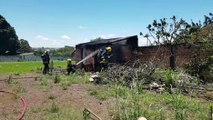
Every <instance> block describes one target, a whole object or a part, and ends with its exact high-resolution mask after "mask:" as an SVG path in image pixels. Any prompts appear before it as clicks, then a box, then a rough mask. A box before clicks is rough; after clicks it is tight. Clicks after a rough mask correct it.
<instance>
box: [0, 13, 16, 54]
mask: <svg viewBox="0 0 213 120" xmlns="http://www.w3.org/2000/svg"><path fill="white" fill-rule="evenodd" d="M0 42H1V44H0V55H5V54H10V55H12V54H17V53H16V51H17V50H18V49H19V48H20V43H19V40H18V36H17V35H16V32H15V29H14V28H13V27H11V26H10V24H9V23H8V22H7V21H6V19H5V18H4V17H3V16H1V15H0Z"/></svg>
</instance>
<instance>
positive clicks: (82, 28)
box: [78, 25, 86, 30]
mask: <svg viewBox="0 0 213 120" xmlns="http://www.w3.org/2000/svg"><path fill="white" fill-rule="evenodd" d="M78 28H79V29H80V30H85V29H86V27H84V26H81V25H79V26H78Z"/></svg>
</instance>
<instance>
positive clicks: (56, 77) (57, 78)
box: [54, 74, 61, 83]
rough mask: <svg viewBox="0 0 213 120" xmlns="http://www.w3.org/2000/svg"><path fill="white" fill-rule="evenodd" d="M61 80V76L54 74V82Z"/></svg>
mask: <svg viewBox="0 0 213 120" xmlns="http://www.w3.org/2000/svg"><path fill="white" fill-rule="evenodd" d="M60 81H61V78H60V76H59V75H58V74H56V75H55V78H54V83H59V82H60Z"/></svg>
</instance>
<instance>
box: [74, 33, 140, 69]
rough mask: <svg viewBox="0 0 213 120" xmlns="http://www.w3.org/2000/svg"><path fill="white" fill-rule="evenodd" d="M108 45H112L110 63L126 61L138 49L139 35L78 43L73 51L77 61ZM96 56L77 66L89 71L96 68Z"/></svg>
mask: <svg viewBox="0 0 213 120" xmlns="http://www.w3.org/2000/svg"><path fill="white" fill-rule="evenodd" d="M107 46H111V47H112V57H111V58H110V60H109V62H110V63H120V64H122V63H126V62H128V61H130V60H131V59H133V57H134V56H133V51H135V50H137V49H138V37H137V36H129V37H121V38H111V39H101V40H98V41H92V42H87V43H82V44H78V45H76V50H75V52H74V53H73V57H74V59H75V60H76V62H79V61H80V60H82V59H84V58H85V57H86V56H88V55H89V54H91V53H93V52H94V51H96V50H98V49H100V48H104V47H107ZM96 59H97V58H96V57H95V56H93V57H91V58H89V59H87V60H86V61H84V62H82V63H81V64H79V65H78V66H77V68H85V69H86V70H88V71H95V70H96V66H95V63H96Z"/></svg>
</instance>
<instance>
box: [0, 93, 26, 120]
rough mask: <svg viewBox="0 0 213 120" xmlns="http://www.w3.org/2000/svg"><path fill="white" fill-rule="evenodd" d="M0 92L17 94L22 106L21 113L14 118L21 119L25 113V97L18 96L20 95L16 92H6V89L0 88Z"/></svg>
mask: <svg viewBox="0 0 213 120" xmlns="http://www.w3.org/2000/svg"><path fill="white" fill-rule="evenodd" d="M0 92H2V93H7V94H11V95H14V96H17V97H19V98H20V99H21V101H22V106H23V108H22V112H21V114H20V115H19V116H18V117H17V119H16V120H21V119H22V118H23V117H24V114H25V112H26V110H27V102H26V100H25V98H24V97H22V96H20V95H18V94H16V93H13V92H8V91H5V90H1V89H0Z"/></svg>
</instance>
